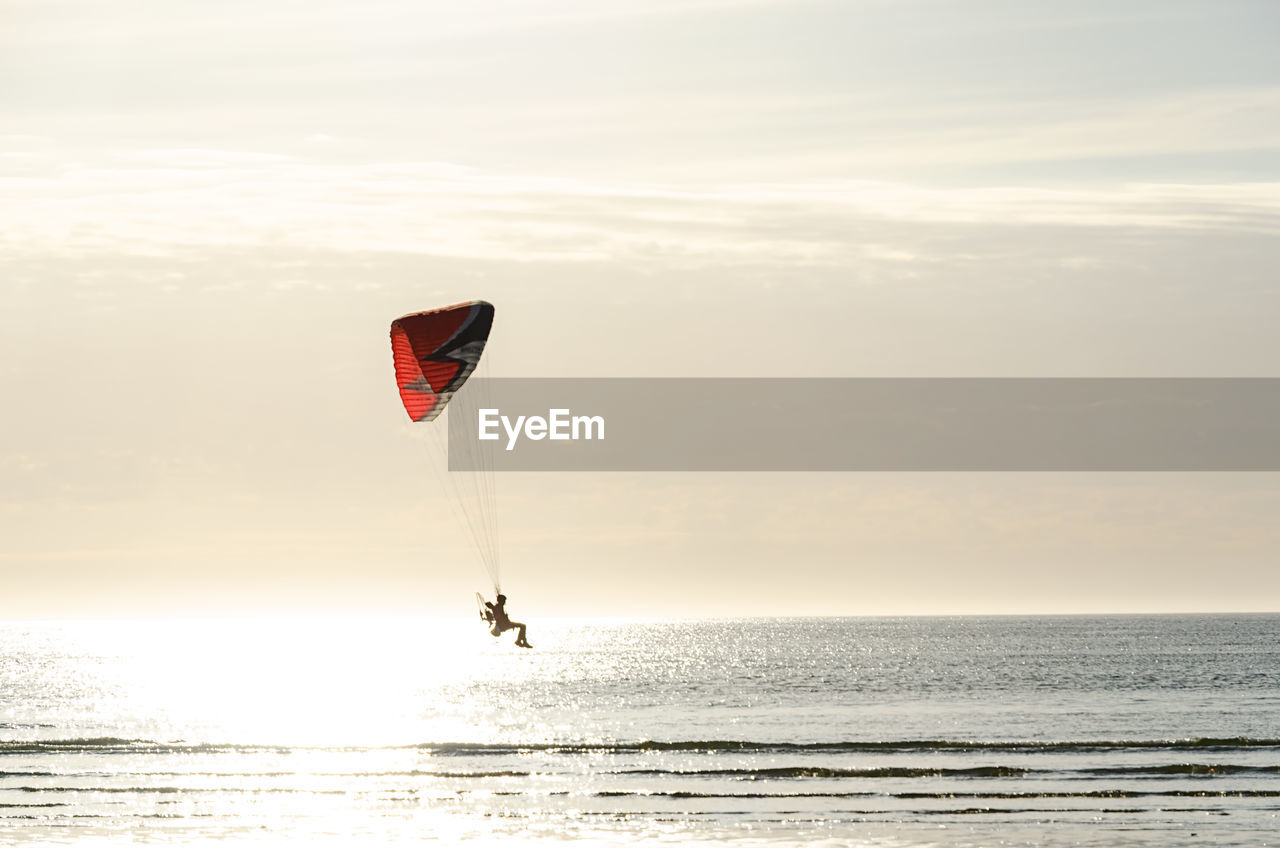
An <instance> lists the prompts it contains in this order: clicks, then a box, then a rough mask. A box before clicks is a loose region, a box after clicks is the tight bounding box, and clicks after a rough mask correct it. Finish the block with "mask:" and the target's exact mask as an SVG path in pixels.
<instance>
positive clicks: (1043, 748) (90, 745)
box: [0, 736, 1280, 756]
mask: <svg viewBox="0 0 1280 848" xmlns="http://www.w3.org/2000/svg"><path fill="white" fill-rule="evenodd" d="M1263 748H1280V738H1265V737H1264V738H1253V737H1245V736H1235V737H1227V738H1218V737H1193V738H1185V739H1113V740H1078V741H1070V740H1064V741H1039V740H994V741H993V740H972V739H906V740H885V741H842V742H754V741H747V740H731V739H708V740H679V741H655V740H644V741H638V742H503V743H491V742H420V743H415V744H406V745H372V746H358V745H354V746H353V745H334V746H323V745H321V746H309V745H286V744H260V743H250V744H246V743H210V742H186V741H183V740H175V741H155V740H150V739H128V738H119V737H113V736H100V737H73V738H66V739H31V740H7V741H3V740H0V756H3V755H16V754H43V753H89V754H113V753H123V754H158V755H164V754H220V753H238V754H247V753H280V754H287V753H290V752H291V751H335V752H337V751H351V752H359V751H379V750H384V751H385V750H412V749H416V750H418V751H421V752H423V753H426V754H433V755H439V756H450V755H460V756H509V755H519V754H528V753H544V754H570V755H573V754H637V753H650V752H656V753H663V752H688V753H707V754H715V753H738V754H757V753H758V754H782V753H797V754H804V753H824V754H830V753H846V752H847V753H858V752H886V753H893V752H904V751H910V752H931V751H946V752H960V753H963V752H968V751H974V752H976V751H1009V752H1018V753H1050V752H1066V753H1071V752H1085V753H1090V752H1098V751H1108V750H1166V751H1207V750H1220V751H1227V750H1232V749H1249V750H1256V749H1263Z"/></svg>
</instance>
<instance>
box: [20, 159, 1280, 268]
mask: <svg viewBox="0 0 1280 848" xmlns="http://www.w3.org/2000/svg"><path fill="white" fill-rule="evenodd" d="M14 152H15V153H22V152H23V151H14ZM28 152H29V151H28ZM33 155H34V154H33ZM11 158H13V159H14V161H16V162H17V163H19V164H17V165H13V166H8V170H7V171H6V172H5V173H4V175H3V176H0V191H2V192H3V193H4V195H5V196H6V198H7V199H8V202H7V203H6V204H5V205H4V207H3V208H0V232H2V233H3V236H2V237H0V238H2V239H3V241H2V242H0V243H2V244H3V245H4V249H5V250H7V251H9V252H14V251H29V250H64V249H83V250H94V251H103V250H105V251H123V252H129V251H147V250H152V251H154V250H165V249H174V248H180V247H184V246H201V245H204V246H263V245H270V246H291V247H303V248H322V249H330V250H351V251H356V250H358V251H396V252H405V253H420V254H429V255H435V256H448V257H468V258H480V259H520V260H525V261H539V260H576V261H605V260H609V261H613V260H619V259H636V258H642V259H645V260H648V261H655V262H659V263H661V262H670V263H675V264H681V263H688V262H695V261H726V260H733V261H739V260H756V261H761V262H769V263H774V262H779V261H786V262H789V263H801V264H806V263H808V264H812V263H816V264H838V263H842V262H847V261H851V260H859V259H868V258H870V259H876V260H880V261H893V262H899V263H900V262H907V261H912V260H913V259H914V258H917V257H920V256H922V255H923V251H921V250H920V246H919V245H918V244H915V243H914V239H913V236H912V233H913V231H914V230H916V229H919V228H920V227H936V226H939V225H946V226H952V227H964V228H974V227H982V228H989V229H990V228H995V229H1008V228H1023V229H1025V228H1035V227H1050V226H1051V227H1071V228H1095V229H1096V228H1139V229H1149V230H1165V231H1169V230H1174V231H1179V230H1181V231H1193V230H1208V231H1212V230H1231V231H1236V232H1239V231H1248V232H1257V233H1271V232H1275V231H1276V230H1277V229H1280V183H1274V182H1266V183H1204V184H1189V183H1183V184H1179V183H1154V182H1153V183H1142V182H1131V183H1118V184H1113V185H1107V186H1094V187H1079V188H1072V187H1034V186H1031V187H1028V186H1023V187H1002V186H990V187H940V186H928V185H919V184H910V183H902V182H886V181H871V180H826V181H809V182H761V183H744V182H722V183H709V184H700V185H697V186H689V185H687V184H662V183H650V182H624V181H617V180H615V181H606V180H588V179H583V178H578V179H569V178H559V177H546V176H538V175H529V174H518V173H495V172H484V171H480V170H478V169H472V168H465V167H461V166H458V165H456V164H451V163H443V162H398V163H386V164H364V163H358V162H357V163H345V162H336V161H331V160H318V159H314V158H304V157H298V156H284V155H278V154H265V153H256V152H243V151H227V150H210V149H156V150H142V151H133V152H129V153H123V154H118V155H113V156H107V157H102V158H100V159H98V160H96V161H61V162H59V163H57V164H56V165H50V164H49V163H48V161H47V160H43V164H42V167H41V168H40V169H39V170H36V171H33V170H31V169H30V168H29V167H27V166H26V165H25V164H23V163H25V162H27V158H25V157H23V156H21V155H19V156H16V157H11ZM0 161H4V160H0Z"/></svg>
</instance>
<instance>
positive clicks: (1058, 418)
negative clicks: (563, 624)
mask: <svg viewBox="0 0 1280 848" xmlns="http://www.w3.org/2000/svg"><path fill="white" fill-rule="evenodd" d="M448 426H449V467H450V469H452V470H474V469H476V468H477V467H480V466H485V467H492V468H494V469H496V470H498V471H1280V379H1270V378H1268V379H1245V378H1241V379H1183V378H1175V379H1145V378H1144V379H1093V378H1089V379H662V378H644V379H489V380H481V379H473V380H472V381H470V382H469V383H468V385H467V386H466V387H465V388H464V390H463V391H462V392H460V393H459V394H458V395H457V396H456V397H455V398H454V399H453V401H452V403H451V404H450V407H449V425H448ZM482 436H483V437H484V438H482Z"/></svg>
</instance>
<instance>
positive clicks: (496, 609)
mask: <svg viewBox="0 0 1280 848" xmlns="http://www.w3.org/2000/svg"><path fill="white" fill-rule="evenodd" d="M506 604H507V596H506V595H499V596H498V602H497V603H494V604H491V603H489V602H488V601H485V602H484V605H485V607H487V608H488V611H489V612H488V614H487V615H486V616H485V618H486V619H487V620H489V621H492V622H493V629H492V630H490V631H489V632H490V633H492V634H493V635H494V636H500V635H502V634H503V633H506V632H507V631H508V630H518V631H519V632H518V633H516V644H517V645H519V646H520V647H521V648H532V647H533V646H532V645H530V644H529V640H528V639H526V638H524V635H525V625H523V624H521V623H520V622H518V621H512V620H511V619H510V618H509V617H508V616H507V607H506Z"/></svg>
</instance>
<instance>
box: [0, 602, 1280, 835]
mask: <svg viewBox="0 0 1280 848" xmlns="http://www.w3.org/2000/svg"><path fill="white" fill-rule="evenodd" d="M522 612H525V611H522ZM522 617H523V616H522ZM525 620H527V621H528V623H529V625H530V628H529V640H530V641H531V642H532V643H533V645H534V648H533V649H531V650H522V649H520V648H518V647H516V646H514V645H513V644H512V643H511V642H512V638H513V634H511V633H508V634H505V635H504V636H502V637H501V638H500V639H495V638H494V637H492V636H490V635H489V634H488V633H487V632H486V631H485V630H484V627H483V625H482V624H481V623H480V622H478V621H475V620H461V619H459V620H450V621H444V620H426V619H423V620H413V619H354V618H353V619H342V618H334V619H278V620H277V619H238V620H220V621H219V620H198V621H130V622H122V621H93V622H89V621H82V622H11V623H8V624H3V625H0V844H5V845H28V844H29V845H114V844H121V843H128V844H175V845H193V844H201V845H203V844H248V845H275V844H291V845H329V844H333V845H353V844H354V845H400V844H410V843H412V844H422V843H436V844H448V845H453V844H461V843H467V842H477V843H490V844H496V843H500V844H504V845H560V844H564V843H574V844H583V845H619V846H632V845H634V846H658V845H662V846H674V845H706V846H709V845H724V844H733V845H751V846H783V845H788V846H789V845H796V846H798V845H806V846H809V845H819V846H846V845H847V846H884V848H892V847H893V846H902V847H903V848H907V846H1050V848H1052V846H1152V848H1156V846H1159V848H1169V846H1191V845H1196V846H1204V845H1213V846H1249V848H1257V846H1268V845H1280V615H1272V614H1257V615H1167V616H1103V617H1086V616H1053V617H954V618H951V617H948V618H797V619H743V620H714V621H616V620H608V621H606V620H599V621H587V620H580V621H568V620H557V621H538V620H537V619H536V617H525Z"/></svg>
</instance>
